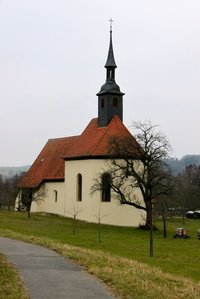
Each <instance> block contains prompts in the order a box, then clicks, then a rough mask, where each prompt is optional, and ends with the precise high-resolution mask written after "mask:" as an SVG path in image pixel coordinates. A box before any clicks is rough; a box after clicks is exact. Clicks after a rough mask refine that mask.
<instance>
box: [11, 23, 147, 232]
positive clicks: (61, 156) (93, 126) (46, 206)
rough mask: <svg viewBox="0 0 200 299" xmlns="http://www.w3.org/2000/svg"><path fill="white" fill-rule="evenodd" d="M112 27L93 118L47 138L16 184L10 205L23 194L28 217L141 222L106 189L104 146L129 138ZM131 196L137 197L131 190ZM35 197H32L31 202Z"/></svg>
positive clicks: (138, 215)
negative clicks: (98, 185)
mask: <svg viewBox="0 0 200 299" xmlns="http://www.w3.org/2000/svg"><path fill="white" fill-rule="evenodd" d="M116 68H117V65H116V62H115V58H114V51H113V42H112V26H111V27H110V40H109V49H108V56H107V60H106V64H105V69H106V80H105V83H104V84H103V85H102V86H101V88H100V91H99V92H98V93H97V103H98V117H97V118H93V119H92V120H91V121H90V122H89V123H88V125H87V127H86V128H85V129H84V130H83V132H82V133H81V134H80V135H78V136H70V137H64V138H55V139H49V140H48V141H47V143H46V144H45V146H44V147H43V149H42V150H41V152H40V153H39V155H38V157H37V158H36V160H35V161H34V162H33V164H32V166H31V167H30V169H29V170H28V172H27V173H26V174H25V175H24V176H23V177H22V178H21V179H20V181H19V182H18V188H19V193H18V196H17V199H16V205H19V204H20V201H21V200H22V196H23V193H24V191H25V190H31V193H30V194H31V195H30V196H32V197H33V199H34V196H35V195H36V194H41V195H40V200H33V201H32V204H31V212H46V213H54V214H58V215H62V216H66V217H74V215H76V219H80V220H84V221H88V222H98V218H99V216H100V215H102V220H101V222H102V223H106V224H111V225H120V226H138V225H139V224H141V223H143V220H144V217H143V216H144V215H143V212H142V211H141V210H138V209H136V208H134V207H131V206H127V205H121V204H120V202H119V200H117V199H116V198H115V197H114V196H113V192H112V191H111V190H110V188H109V167H108V163H107V162H108V160H109V159H110V154H109V143H110V140H111V139H112V138H113V137H129V138H132V140H133V142H136V140H135V138H134V137H133V136H132V135H131V133H130V132H129V130H128V129H127V128H126V126H125V125H124V124H123V96H124V93H123V92H121V90H120V87H119V86H118V85H117V84H116V82H115V71H116ZM102 170H103V171H104V173H103V174H102V190H100V191H98V192H95V193H94V194H91V188H92V185H93V184H94V179H95V178H96V177H97V176H98V174H99V173H101V172H102ZM135 192H136V193H137V192H139V191H138V190H135ZM36 197H37V196H35V198H36Z"/></svg>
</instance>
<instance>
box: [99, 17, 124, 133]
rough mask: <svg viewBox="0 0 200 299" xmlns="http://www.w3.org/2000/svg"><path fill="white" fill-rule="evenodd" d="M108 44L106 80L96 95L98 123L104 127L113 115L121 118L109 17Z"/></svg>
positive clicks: (121, 111)
mask: <svg viewBox="0 0 200 299" xmlns="http://www.w3.org/2000/svg"><path fill="white" fill-rule="evenodd" d="M109 21H110V44H109V50H108V57H107V61H106V64H105V68H106V82H105V84H104V85H102V87H101V90H100V91H99V92H98V93H97V96H98V124H99V127H105V126H107V125H108V124H109V122H110V121H111V119H112V118H113V116H114V115H118V116H119V118H120V119H121V120H123V95H124V93H122V92H121V91H120V88H119V86H118V85H117V84H116V83H115V69H116V68H117V65H116V63H115V58H114V52H113V44H112V22H113V20H112V19H110V20H109Z"/></svg>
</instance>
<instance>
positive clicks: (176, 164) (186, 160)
mask: <svg viewBox="0 0 200 299" xmlns="http://www.w3.org/2000/svg"><path fill="white" fill-rule="evenodd" d="M166 162H167V164H168V165H169V167H170V169H171V171H172V173H173V174H174V175H178V174H179V173H181V172H182V171H183V170H184V169H185V167H186V166H189V165H197V166H199V165H200V155H186V156H184V157H183V158H181V159H174V158H170V159H168V160H167V161H166Z"/></svg>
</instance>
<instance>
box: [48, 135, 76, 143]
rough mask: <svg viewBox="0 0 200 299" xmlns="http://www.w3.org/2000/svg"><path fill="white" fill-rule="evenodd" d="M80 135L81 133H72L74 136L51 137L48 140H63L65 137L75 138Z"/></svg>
mask: <svg viewBox="0 0 200 299" xmlns="http://www.w3.org/2000/svg"><path fill="white" fill-rule="evenodd" d="M79 136H80V135H72V136H63V137H56V138H49V139H48V141H53V140H59V139H60V140H63V139H69V138H75V137H79ZM48 141H47V142H48Z"/></svg>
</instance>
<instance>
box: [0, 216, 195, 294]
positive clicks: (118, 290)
mask: <svg viewBox="0 0 200 299" xmlns="http://www.w3.org/2000/svg"><path fill="white" fill-rule="evenodd" d="M0 217H1V221H0V234H1V235H4V236H9V237H13V238H19V239H23V240H25V241H28V242H34V243H37V244H41V245H44V246H47V247H49V248H53V249H54V250H56V251H58V252H60V253H61V254H63V255H64V256H66V257H70V258H72V259H74V260H76V261H78V262H79V263H80V264H82V265H84V266H85V267H86V268H87V270H88V271H89V272H90V273H92V274H95V275H96V276H98V277H99V278H101V279H102V280H103V281H104V282H106V283H107V284H108V285H109V286H111V287H112V289H113V290H114V291H115V294H118V295H119V296H121V297H122V298H200V283H199V281H200V273H199V264H200V250H199V245H200V241H199V240H197V238H196V230H197V228H199V227H200V221H198V220H197V221H194V220H187V223H186V224H187V228H188V229H189V234H190V235H191V238H190V239H189V240H180V239H178V240H177V239H174V238H173V234H174V231H175V228H176V227H180V226H182V224H181V222H180V221H179V220H172V221H169V222H168V238H167V239H164V238H163V237H162V230H161V225H162V223H160V222H158V223H157V226H158V227H160V229H159V230H158V231H155V233H154V242H155V256H154V257H153V258H150V257H149V246H148V244H149V233H148V232H146V231H142V230H139V229H137V228H123V227H114V226H106V225H103V226H102V242H101V243H98V242H97V239H98V227H97V225H95V224H88V223H84V222H79V221H77V222H76V234H75V235H73V234H72V232H73V221H72V220H71V219H67V218H63V217H58V216H55V215H45V216H44V215H41V214H34V215H32V218H31V219H27V216H26V214H24V213H13V212H1V213H0Z"/></svg>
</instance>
